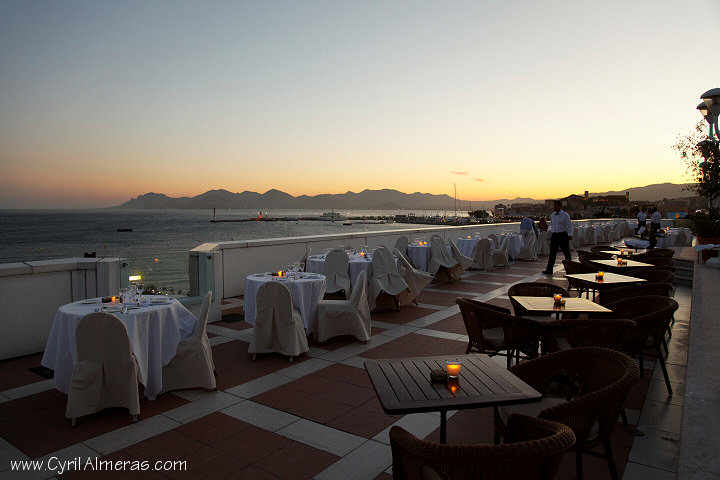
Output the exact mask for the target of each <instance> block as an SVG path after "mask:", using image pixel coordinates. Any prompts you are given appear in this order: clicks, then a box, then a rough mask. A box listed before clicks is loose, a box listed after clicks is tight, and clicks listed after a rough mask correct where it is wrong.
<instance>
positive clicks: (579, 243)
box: [572, 227, 585, 247]
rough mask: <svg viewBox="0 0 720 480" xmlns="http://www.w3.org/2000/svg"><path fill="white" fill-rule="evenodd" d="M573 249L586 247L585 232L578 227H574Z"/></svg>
mask: <svg viewBox="0 0 720 480" xmlns="http://www.w3.org/2000/svg"><path fill="white" fill-rule="evenodd" d="M573 232H575V233H574V235H573V241H572V244H573V247H584V246H585V231H584V230H583V231H581V230H580V229H579V228H578V227H573Z"/></svg>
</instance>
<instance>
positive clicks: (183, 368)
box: [162, 292, 217, 392]
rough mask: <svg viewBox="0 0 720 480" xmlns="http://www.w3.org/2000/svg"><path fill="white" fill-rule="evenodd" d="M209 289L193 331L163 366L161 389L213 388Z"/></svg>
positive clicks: (213, 367)
mask: <svg viewBox="0 0 720 480" xmlns="http://www.w3.org/2000/svg"><path fill="white" fill-rule="evenodd" d="M211 302H212V292H207V293H206V294H205V296H204V297H203V303H202V307H201V309H200V316H199V317H198V320H197V323H196V324H195V329H194V330H193V332H192V333H191V334H190V335H188V336H187V337H186V338H184V339H183V340H182V341H181V342H180V343H179V344H178V347H177V353H176V354H175V356H174V357H173V358H172V359H171V360H170V363H168V364H167V365H165V366H164V367H163V369H162V392H169V391H172V390H181V389H184V388H204V389H206V390H215V388H216V386H217V385H216V383H215V364H214V363H213V357H212V348H210V340H209V339H208V336H207V320H208V316H209V314H210V303H211Z"/></svg>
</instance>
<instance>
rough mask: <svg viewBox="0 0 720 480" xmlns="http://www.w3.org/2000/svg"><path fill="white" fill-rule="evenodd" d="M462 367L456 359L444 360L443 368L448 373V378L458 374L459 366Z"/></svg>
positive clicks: (455, 376)
mask: <svg viewBox="0 0 720 480" xmlns="http://www.w3.org/2000/svg"><path fill="white" fill-rule="evenodd" d="M461 367H462V364H461V363H460V362H459V361H457V360H452V361H451V360H448V361H447V362H445V368H446V370H447V373H448V377H450V378H457V377H458V375H460V368H461Z"/></svg>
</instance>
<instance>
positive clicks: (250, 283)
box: [244, 272, 325, 335]
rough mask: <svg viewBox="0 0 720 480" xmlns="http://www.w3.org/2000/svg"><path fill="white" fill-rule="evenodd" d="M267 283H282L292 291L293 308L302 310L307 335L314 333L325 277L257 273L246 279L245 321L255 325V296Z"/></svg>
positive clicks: (304, 274)
mask: <svg viewBox="0 0 720 480" xmlns="http://www.w3.org/2000/svg"><path fill="white" fill-rule="evenodd" d="M265 282H282V284H283V285H285V286H286V287H287V288H288V289H289V290H290V296H291V297H292V302H293V307H295V308H297V309H298V310H300V315H301V316H302V319H303V325H305V331H306V332H307V334H308V335H309V334H311V333H312V331H313V322H314V320H315V314H316V312H317V305H318V302H319V301H320V300H322V298H323V296H325V275H320V274H319V273H310V272H306V273H297V274H293V275H290V276H283V277H279V276H274V275H272V274H271V273H255V274H253V275H248V277H247V278H246V279H245V305H244V309H245V321H246V322H247V323H249V324H250V325H255V315H256V308H255V296H256V295H257V291H258V288H260V285H262V284H263V283H265Z"/></svg>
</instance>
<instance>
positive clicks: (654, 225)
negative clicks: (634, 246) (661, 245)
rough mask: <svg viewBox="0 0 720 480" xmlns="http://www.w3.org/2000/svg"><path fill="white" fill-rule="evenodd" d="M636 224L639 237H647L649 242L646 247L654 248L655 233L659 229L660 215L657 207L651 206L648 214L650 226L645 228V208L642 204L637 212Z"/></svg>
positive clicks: (655, 241) (655, 242)
mask: <svg viewBox="0 0 720 480" xmlns="http://www.w3.org/2000/svg"><path fill="white" fill-rule="evenodd" d="M637 220H638V226H637V230H636V233H637V234H638V235H640V238H643V239H647V240H648V241H649V242H650V246H649V247H648V248H649V249H650V250H652V249H653V248H655V245H656V244H657V234H658V231H659V230H660V221H661V220H662V215H661V214H660V212H658V209H657V207H653V209H652V212H651V214H650V228H649V229H648V228H647V208H646V207H645V206H644V205H643V207H642V208H641V209H640V211H639V212H638V214H637Z"/></svg>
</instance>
